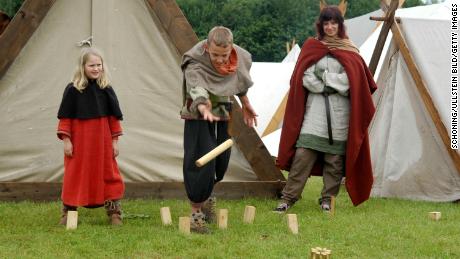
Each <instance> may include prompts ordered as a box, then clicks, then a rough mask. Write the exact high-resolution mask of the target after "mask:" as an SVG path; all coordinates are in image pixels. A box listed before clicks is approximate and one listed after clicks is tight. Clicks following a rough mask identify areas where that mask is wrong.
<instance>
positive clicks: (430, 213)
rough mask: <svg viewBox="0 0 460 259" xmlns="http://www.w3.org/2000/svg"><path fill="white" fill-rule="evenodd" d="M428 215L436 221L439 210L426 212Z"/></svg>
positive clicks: (439, 216) (439, 214)
mask: <svg viewBox="0 0 460 259" xmlns="http://www.w3.org/2000/svg"><path fill="white" fill-rule="evenodd" d="M428 217H429V218H430V219H432V220H434V221H438V220H440V219H441V212H439V211H432V212H428Z"/></svg>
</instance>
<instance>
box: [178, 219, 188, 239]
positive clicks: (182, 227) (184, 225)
mask: <svg viewBox="0 0 460 259" xmlns="http://www.w3.org/2000/svg"><path fill="white" fill-rule="evenodd" d="M179 232H181V233H184V234H187V235H188V234H190V217H179Z"/></svg>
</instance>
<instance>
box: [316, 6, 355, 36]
mask: <svg viewBox="0 0 460 259" xmlns="http://www.w3.org/2000/svg"><path fill="white" fill-rule="evenodd" d="M331 20H334V21H335V22H337V23H338V24H339V31H338V33H337V36H338V37H339V38H341V39H348V35H347V33H346V30H345V24H344V19H343V16H342V13H341V12H340V9H339V8H338V7H337V6H335V5H329V6H326V7H324V8H323V9H322V10H321V12H320V14H319V17H318V20H317V21H316V33H317V34H318V39H319V40H322V39H323V38H324V36H325V35H326V34H325V33H324V28H323V25H324V22H327V21H331Z"/></svg>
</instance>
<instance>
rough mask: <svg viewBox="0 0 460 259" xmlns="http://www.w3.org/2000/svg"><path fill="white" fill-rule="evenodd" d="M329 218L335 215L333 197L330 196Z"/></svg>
mask: <svg viewBox="0 0 460 259" xmlns="http://www.w3.org/2000/svg"><path fill="white" fill-rule="evenodd" d="M330 213H331V216H334V213H335V196H331V211H330Z"/></svg>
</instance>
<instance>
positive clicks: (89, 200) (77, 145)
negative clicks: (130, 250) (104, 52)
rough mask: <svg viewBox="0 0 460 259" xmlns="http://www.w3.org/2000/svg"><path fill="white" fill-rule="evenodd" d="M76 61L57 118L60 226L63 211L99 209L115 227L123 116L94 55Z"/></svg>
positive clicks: (64, 216) (120, 194)
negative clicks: (61, 145) (61, 153)
mask: <svg viewBox="0 0 460 259" xmlns="http://www.w3.org/2000/svg"><path fill="white" fill-rule="evenodd" d="M79 61H80V62H79V66H78V68H77V71H76V73H75V75H74V78H73V80H72V82H71V83H69V84H68V85H67V87H66V89H65V90H64V95H63V98H62V102H61V106H60V108H59V112H58V118H59V125H58V130H57V135H58V138H59V139H61V140H63V142H64V154H65V156H64V181H63V185H62V195H61V198H62V202H63V210H62V217H61V221H60V224H62V225H65V224H66V221H67V211H69V210H76V209H77V207H81V206H84V207H89V208H95V207H101V206H105V208H106V210H107V215H108V216H109V220H110V222H111V224H112V225H121V224H122V219H121V206H120V201H119V200H120V199H121V198H122V197H123V193H124V188H125V186H124V183H123V180H122V177H121V175H120V171H119V170H118V165H117V161H116V160H115V158H116V157H117V156H118V136H120V135H122V129H121V126H120V120H122V119H123V115H122V113H121V110H120V107H119V104H118V99H117V96H116V95H115V92H114V90H113V88H112V87H111V86H110V85H109V84H110V82H109V80H108V78H107V75H106V72H105V67H104V64H103V59H102V56H101V54H100V53H99V51H97V50H95V49H93V48H86V49H83V51H82V53H81V56H80V60H79Z"/></svg>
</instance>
